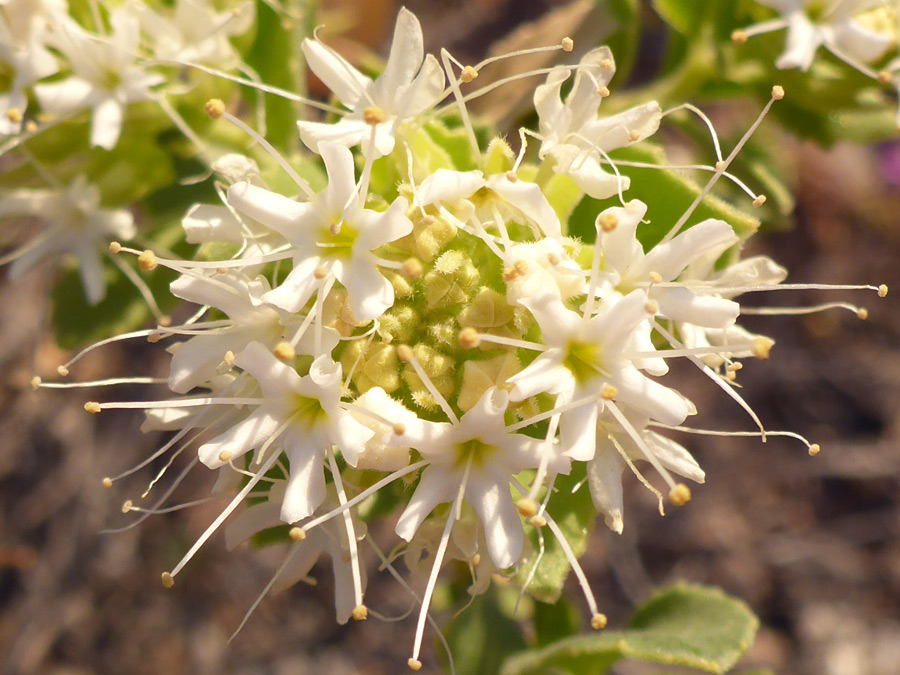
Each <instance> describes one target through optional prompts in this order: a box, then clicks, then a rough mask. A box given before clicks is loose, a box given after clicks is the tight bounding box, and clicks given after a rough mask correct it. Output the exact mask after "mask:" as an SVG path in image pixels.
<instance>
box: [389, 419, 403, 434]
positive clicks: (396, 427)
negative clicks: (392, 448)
mask: <svg viewBox="0 0 900 675" xmlns="http://www.w3.org/2000/svg"><path fill="white" fill-rule="evenodd" d="M391 430H392V431H393V432H394V435H395V436H402V435H403V434H405V433H406V425H405V424H403V423H402V422H396V423H395V424H394V426H393V427H392V429H391Z"/></svg>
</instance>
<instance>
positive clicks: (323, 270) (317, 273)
mask: <svg viewBox="0 0 900 675" xmlns="http://www.w3.org/2000/svg"><path fill="white" fill-rule="evenodd" d="M313 276H314V277H315V278H316V279H324V278H325V277H327V276H328V268H327V267H325V265H319V266H318V267H317V268H316V269H315V270H313Z"/></svg>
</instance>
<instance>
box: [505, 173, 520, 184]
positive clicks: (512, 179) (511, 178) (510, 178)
mask: <svg viewBox="0 0 900 675" xmlns="http://www.w3.org/2000/svg"><path fill="white" fill-rule="evenodd" d="M506 180H508V181H509V182H510V183H517V182H519V177H518V176H517V175H516V172H515V171H507V172H506Z"/></svg>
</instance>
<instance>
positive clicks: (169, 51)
mask: <svg viewBox="0 0 900 675" xmlns="http://www.w3.org/2000/svg"><path fill="white" fill-rule="evenodd" d="M127 7H128V10H129V11H131V12H132V13H134V14H135V15H136V16H137V17H138V19H139V20H140V24H141V30H142V31H143V32H144V33H145V34H146V35H147V36H148V37H149V38H150V40H151V44H152V47H153V54H154V55H155V56H156V57H157V58H159V59H163V60H167V61H181V62H186V63H205V64H210V65H214V66H216V67H217V68H220V69H227V68H228V67H230V65H231V64H233V62H234V61H235V60H236V58H237V54H236V52H235V50H234V47H232V45H231V42H229V40H228V38H230V37H231V36H234V35H240V34H242V33H245V32H247V31H248V30H249V29H250V27H251V26H252V25H253V20H254V16H255V8H254V5H253V3H252V2H243V3H241V4H240V5H237V6H236V7H233V8H232V9H230V10H228V11H225V12H217V11H216V10H215V7H214V6H213V5H212V3H211V2H210V0H177V1H176V2H175V7H174V8H173V9H172V11H171V12H167V13H166V14H161V13H159V12H156V11H154V10H153V9H151V8H150V7H149V6H148V5H146V4H144V3H143V2H138V1H137V0H131V1H130V2H129V3H128V5H127Z"/></svg>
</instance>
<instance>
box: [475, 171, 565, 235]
mask: <svg viewBox="0 0 900 675" xmlns="http://www.w3.org/2000/svg"><path fill="white" fill-rule="evenodd" d="M488 187H490V188H491V189H492V190H493V191H494V192H496V193H497V194H498V195H500V196H501V197H503V199H505V200H506V201H507V202H509V203H510V205H512V206H513V207H515V208H516V209H518V210H519V211H521V212H522V213H524V214H525V216H526V217H527V218H528V219H529V220H531V221H532V222H534V223H535V224H536V225H537V226H538V227H539V228H540V229H541V232H543V233H544V235H545V236H547V237H551V238H553V239H560V238H561V237H562V229H561V227H560V224H559V216H557V215H556V211H554V210H553V207H552V206H550V202H548V201H547V198H546V197H545V196H544V193H543V192H541V188H540V186H538V185H537V184H535V183H529V182H527V181H523V180H517V181H516V182H512V181H511V180H509V179H508V178H507V177H506V174H502V175H496V176H491V177H490V178H489V179H488Z"/></svg>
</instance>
